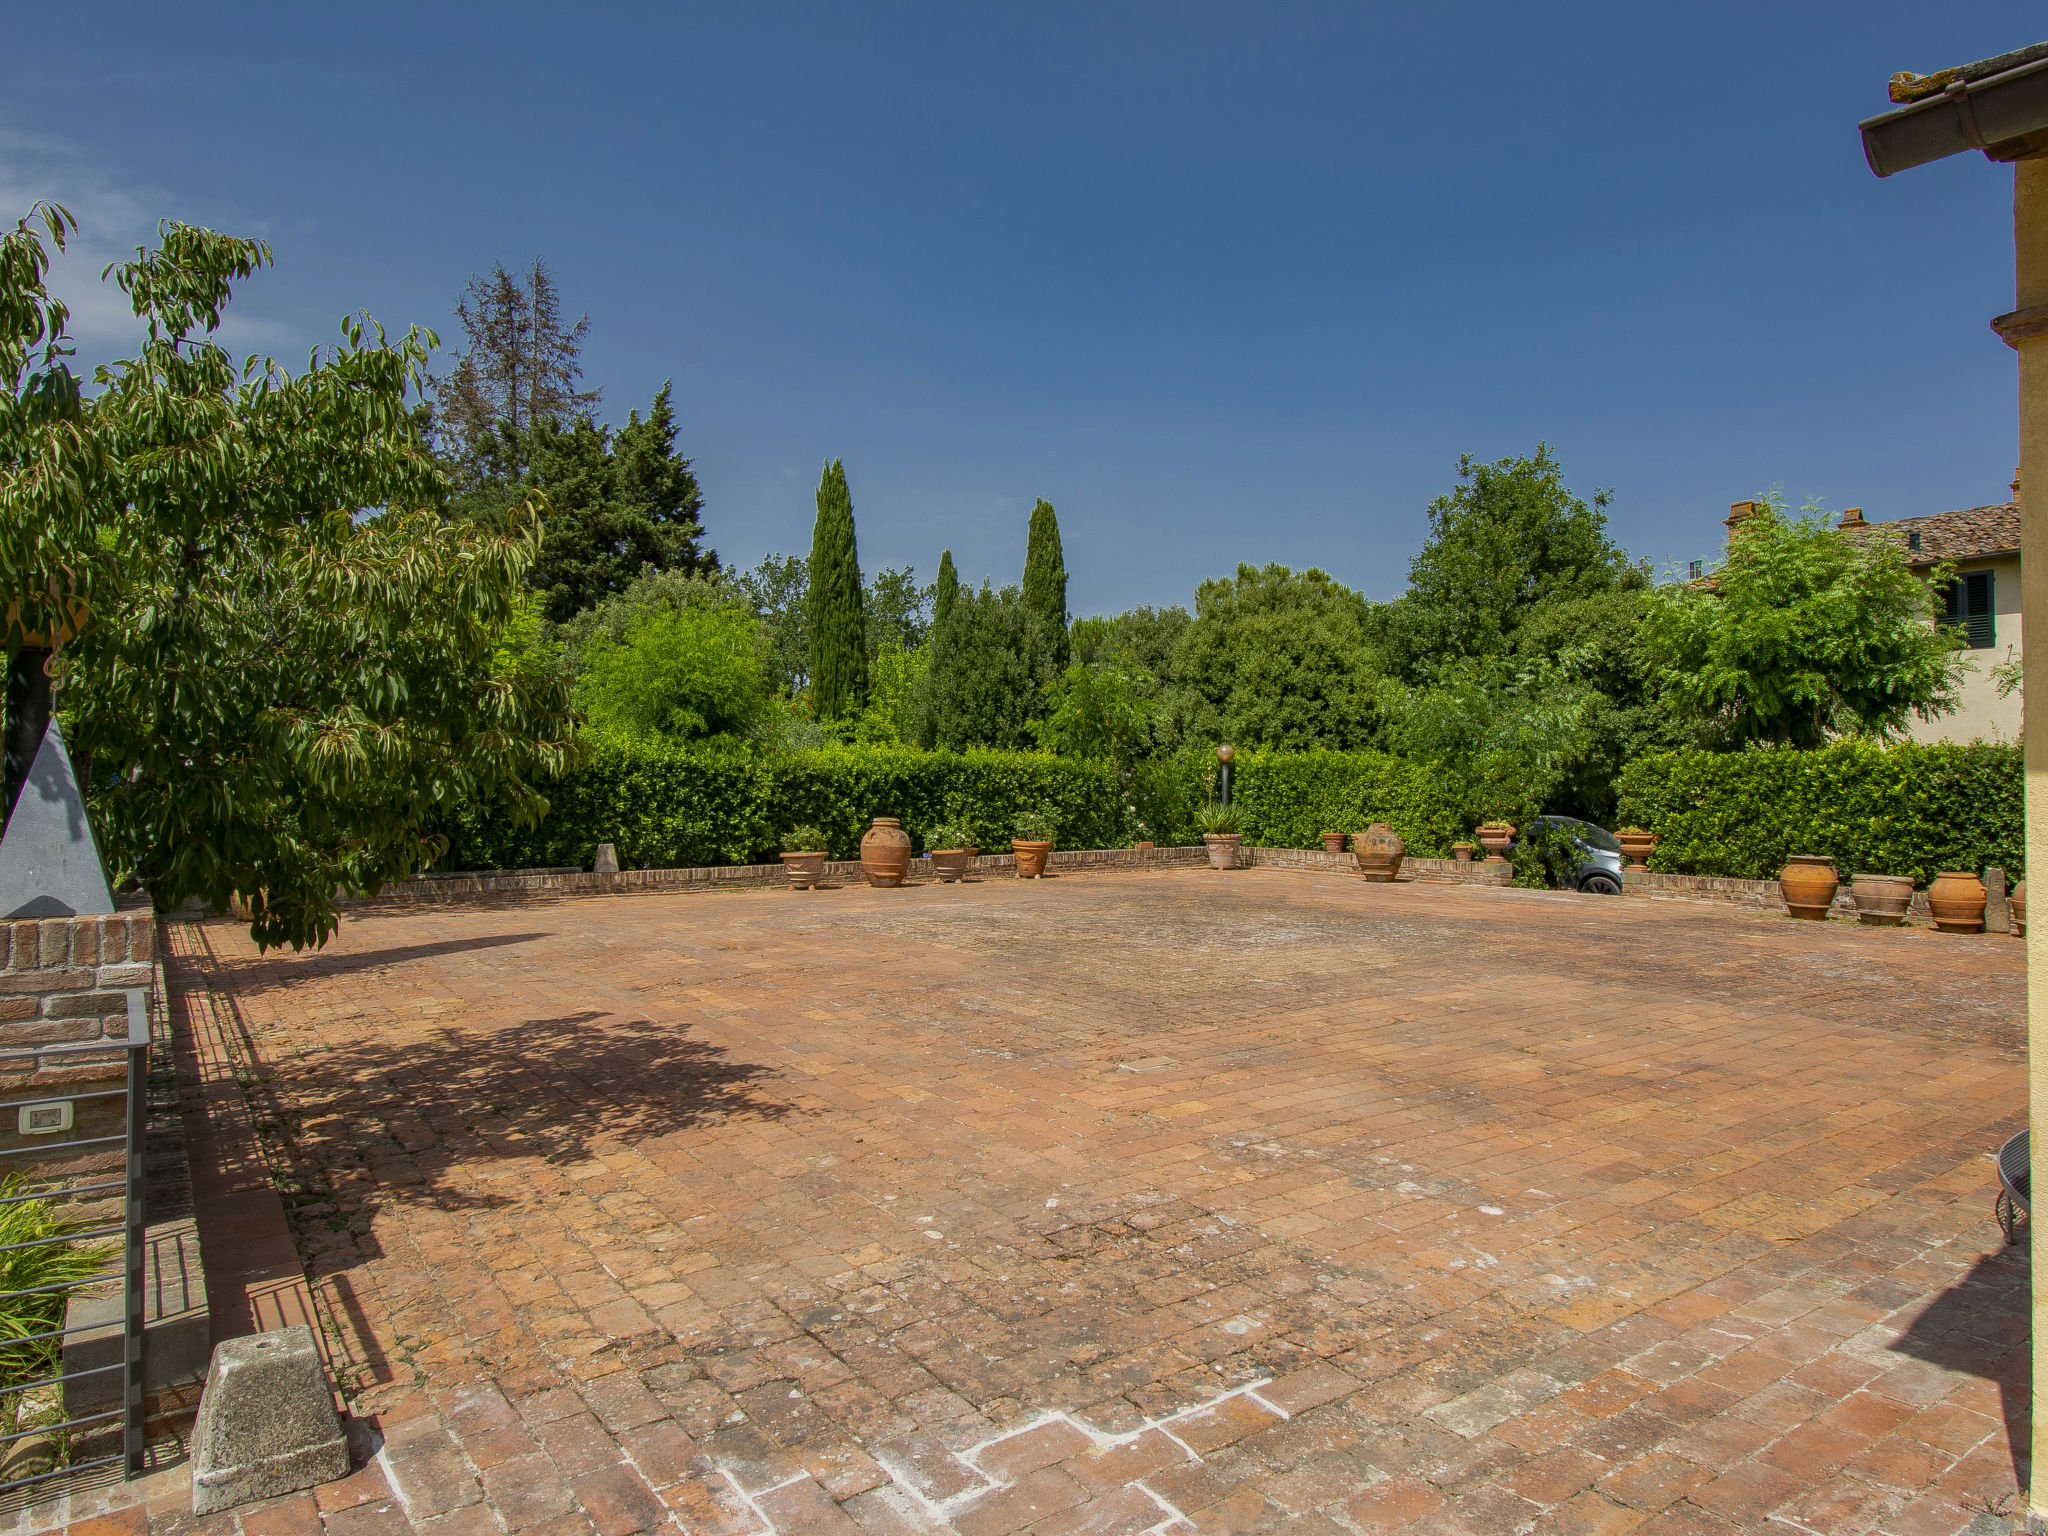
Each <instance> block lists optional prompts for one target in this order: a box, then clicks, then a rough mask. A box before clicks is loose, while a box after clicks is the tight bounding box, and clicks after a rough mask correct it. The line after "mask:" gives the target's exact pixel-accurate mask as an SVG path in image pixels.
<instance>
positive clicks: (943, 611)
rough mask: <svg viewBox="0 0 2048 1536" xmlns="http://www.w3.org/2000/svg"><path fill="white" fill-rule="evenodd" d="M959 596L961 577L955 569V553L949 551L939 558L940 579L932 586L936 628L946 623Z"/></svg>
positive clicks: (933, 616)
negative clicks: (954, 601)
mask: <svg viewBox="0 0 2048 1536" xmlns="http://www.w3.org/2000/svg"><path fill="white" fill-rule="evenodd" d="M959 595H960V575H959V573H958V572H957V571H955V570H954V569H953V551H951V550H950V549H949V550H946V551H945V552H944V553H942V554H941V555H940V556H939V579H938V580H937V581H936V582H935V583H933V586H932V624H933V625H934V627H936V626H937V625H940V624H943V623H945V622H946V615H947V614H949V613H951V612H952V611H953V600H954V599H955V598H957V597H958V596H959Z"/></svg>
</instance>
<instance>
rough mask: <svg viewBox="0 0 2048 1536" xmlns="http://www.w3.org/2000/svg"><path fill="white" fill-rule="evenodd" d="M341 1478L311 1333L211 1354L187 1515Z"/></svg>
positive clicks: (334, 1426) (301, 1329)
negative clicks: (190, 1501) (189, 1512)
mask: <svg viewBox="0 0 2048 1536" xmlns="http://www.w3.org/2000/svg"><path fill="white" fill-rule="evenodd" d="M346 1476H348V1438H347V1437H346V1436H345V1435H343V1433H342V1431H341V1421H340V1419H338V1418H337V1417H336V1416H335V1412H334V1399H333V1396H332V1394H331V1393H330V1392H329V1390H328V1387H327V1375H326V1373H325V1372H324V1371H323V1370H322V1369H321V1367H320V1351H319V1348H318V1347H317V1346H316V1345H315V1344H314V1342H313V1330H312V1329H311V1328H308V1327H307V1326H306V1325H305V1324H303V1323H299V1324H296V1325H294V1326H293V1327H290V1328H278V1329H275V1330H273V1331H272V1332H270V1333H257V1334H251V1335H250V1336H249V1337H247V1338H242V1339H229V1340H228V1341H227V1342H226V1343H225V1344H222V1345H220V1346H219V1347H218V1348H217V1349H215V1350H214V1352H213V1364H212V1365H211V1366H210V1367H209V1368H208V1370H207V1372H206V1392H205V1394H204V1395H203V1396H202V1397H201V1398H200V1399H199V1422H198V1424H197V1425H196V1426H195V1427H194V1430H193V1434H192V1513H193V1514H195V1515H211V1514H215V1513H217V1512H219V1511H220V1510H223V1509H232V1508H234V1507H235V1506H236V1505H238V1504H246V1503H248V1502H249V1501H250V1500H252V1499H270V1498H276V1497H277V1496H278V1495H279V1494H285V1493H297V1492H299V1491H300V1490H301V1489H305V1488H312V1487H315V1486H316V1485H318V1484H320V1483H327V1482H332V1481H334V1480H335V1479H336V1478H341V1477H346Z"/></svg>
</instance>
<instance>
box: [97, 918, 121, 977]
mask: <svg viewBox="0 0 2048 1536" xmlns="http://www.w3.org/2000/svg"><path fill="white" fill-rule="evenodd" d="M127 958H128V919H127V918H126V917H125V916H122V915H120V914H118V913H117V914H115V915H114V916H112V917H103V918H101V919H100V964H101V965H118V964H120V963H121V962H122V961H124V960H126V959H127Z"/></svg>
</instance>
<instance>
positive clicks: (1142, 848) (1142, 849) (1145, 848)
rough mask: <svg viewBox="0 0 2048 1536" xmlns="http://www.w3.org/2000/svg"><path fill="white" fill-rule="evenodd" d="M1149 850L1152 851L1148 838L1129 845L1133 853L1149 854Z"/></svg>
mask: <svg viewBox="0 0 2048 1536" xmlns="http://www.w3.org/2000/svg"><path fill="white" fill-rule="evenodd" d="M1151 849H1152V839H1150V838H1149V837H1148V838H1145V839H1144V840H1142V841H1140V842H1135V843H1133V844H1131V851H1132V852H1133V853H1149V852H1150V851H1151Z"/></svg>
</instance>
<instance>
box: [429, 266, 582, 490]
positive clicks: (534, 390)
mask: <svg viewBox="0 0 2048 1536" xmlns="http://www.w3.org/2000/svg"><path fill="white" fill-rule="evenodd" d="M455 319H456V323H457V324H459V325H460V326H461V327H462V333H463V337H464V339H465V341H466V343H467V345H466V347H465V348H464V350H463V351H462V353H461V354H460V355H459V356H458V357H457V358H456V360H455V367H454V369H453V370H452V371H451V372H449V374H448V375H447V376H446V377H444V378H442V379H441V380H439V381H438V383H437V386H436V388H435V418H436V424H437V426H438V428H439V429H440V430H441V432H442V433H443V434H444V435H445V437H446V438H447V439H448V443H447V447H448V450H449V453H450V456H451V457H452V458H453V460H454V461H455V463H456V464H457V465H458V466H460V467H461V469H462V470H463V472H464V473H465V478H468V479H472V480H489V479H517V478H518V476H519V474H520V472H521V471H523V470H524V468H525V467H526V463H527V454H528V444H527V434H528V433H529V432H531V431H532V429H533V428H535V427H537V426H538V425H540V423H542V422H544V421H555V422H560V421H565V420H567V419H569V418H570V417H573V416H580V415H585V414H587V413H588V411H589V408H590V407H591V406H593V405H595V404H596V403H597V401H598V398H599V391H597V390H594V389H578V388H577V387H576V382H577V380H578V379H579V378H580V377H581V375H582V371H583V370H582V367H581V365H580V364H579V363H578V362H577V357H578V354H579V353H581V351H582V350H583V338H584V337H585V336H586V335H587V334H588V333H589V331H590V317H589V316H587V315H585V316H580V317H578V319H577V321H576V323H575V324H574V325H566V324H564V323H563V320H562V299H561V294H560V293H559V292H558V291H557V289H556V287H555V278H554V274H553V273H552V272H550V271H549V270H548V265H547V263H546V262H545V261H542V260H540V259H539V258H538V257H536V258H535V259H534V263H533V266H532V268H531V269H530V270H528V271H525V272H520V273H513V272H508V271H506V270H505V264H504V263H503V262H493V263H492V264H491V270H490V271H489V272H488V273H487V274H483V275H479V276H474V277H472V278H470V280H469V282H468V284H467V286H465V287H464V289H463V290H462V296H461V297H460V298H459V299H457V300H456V302H455Z"/></svg>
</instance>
